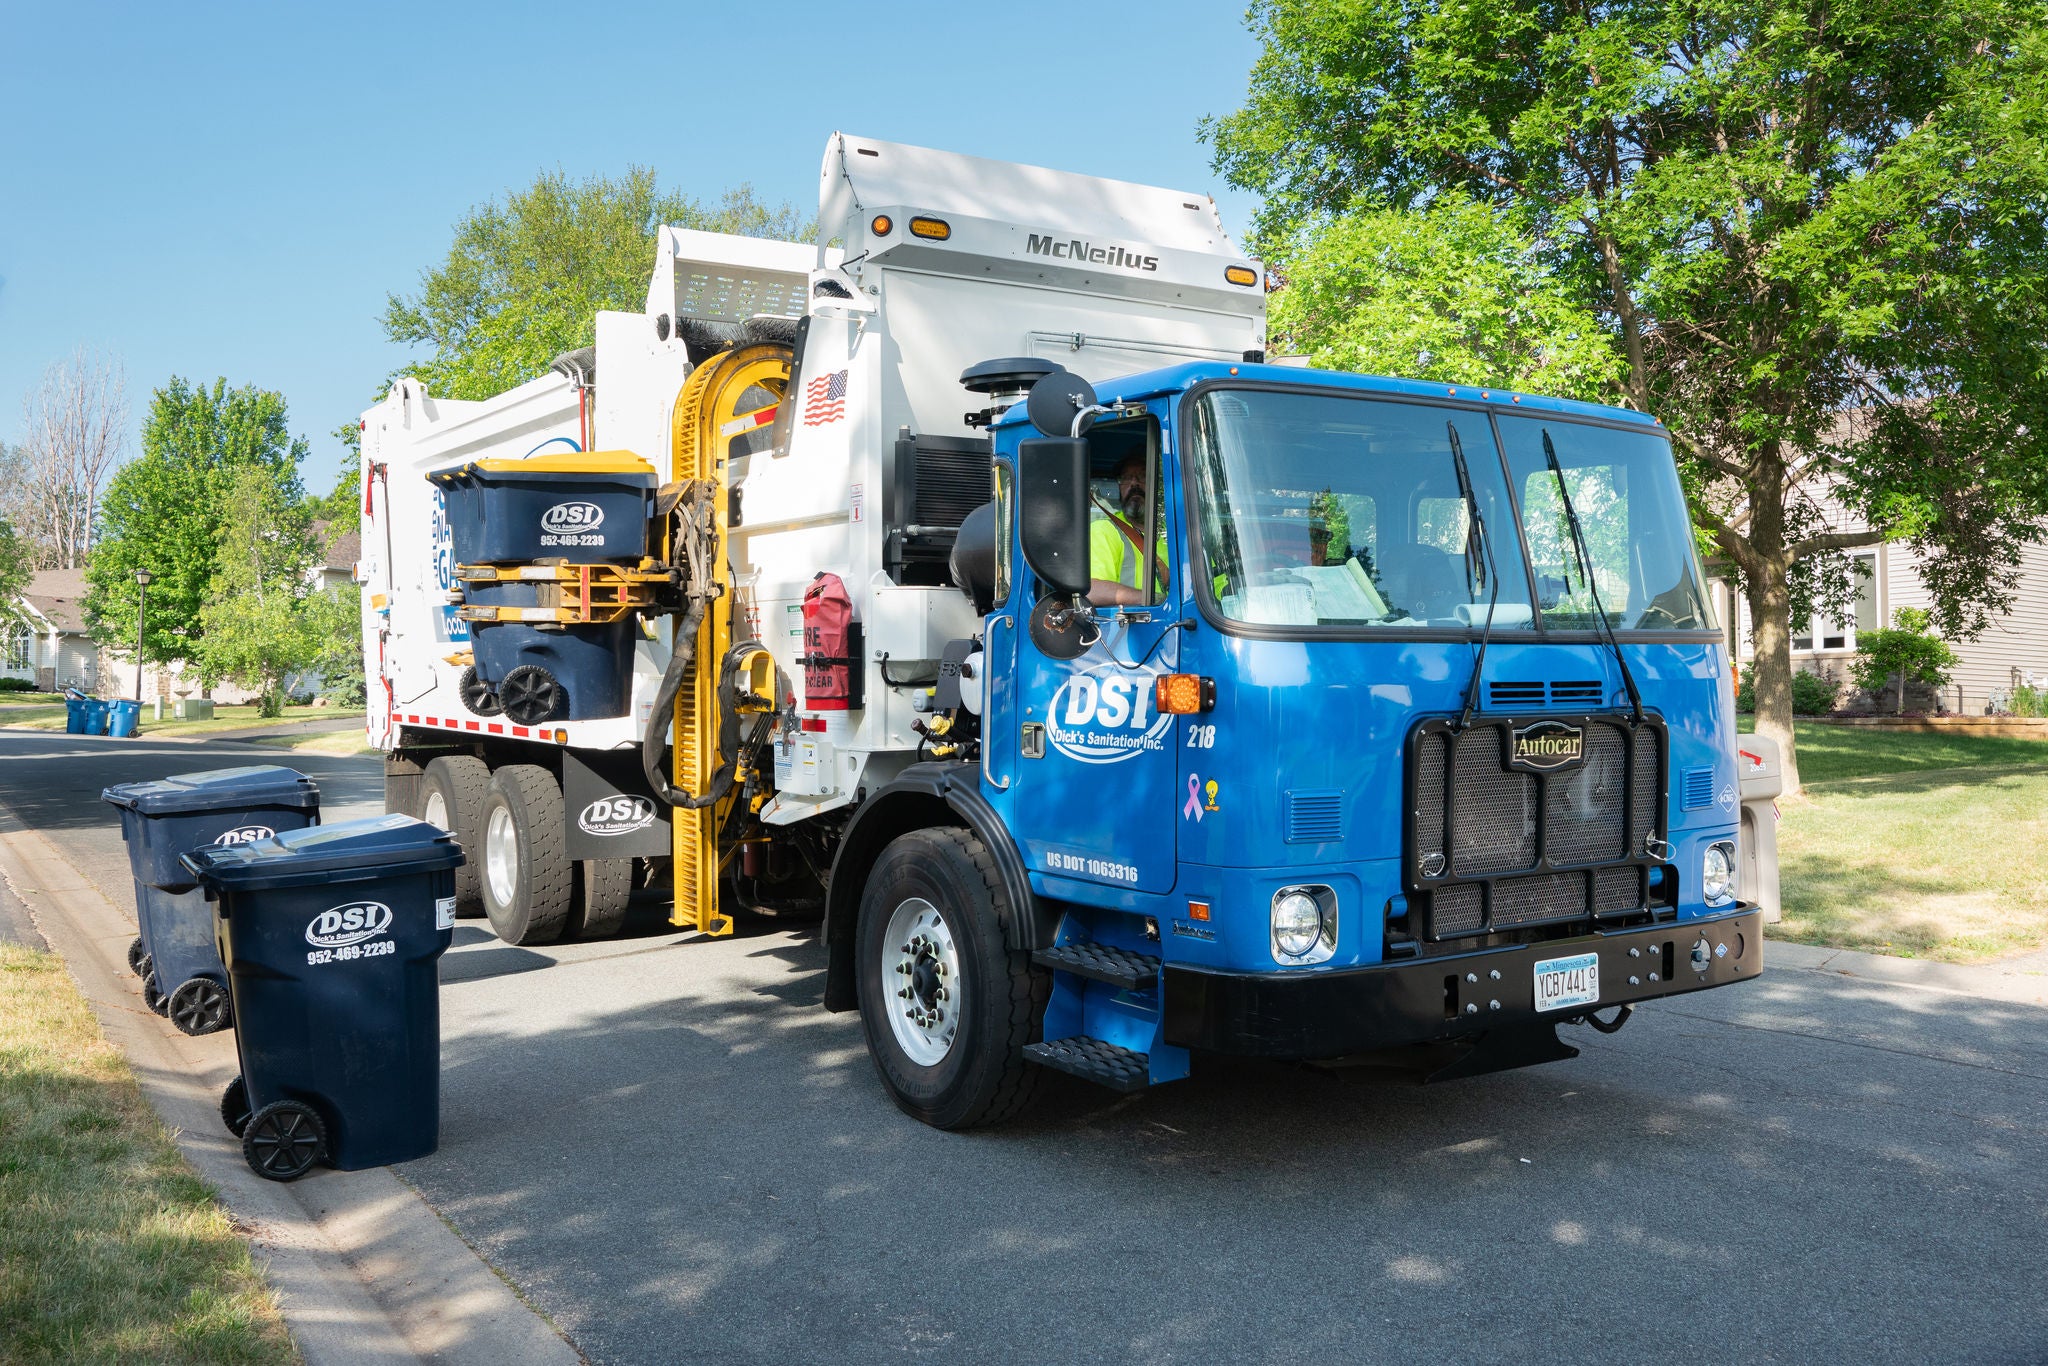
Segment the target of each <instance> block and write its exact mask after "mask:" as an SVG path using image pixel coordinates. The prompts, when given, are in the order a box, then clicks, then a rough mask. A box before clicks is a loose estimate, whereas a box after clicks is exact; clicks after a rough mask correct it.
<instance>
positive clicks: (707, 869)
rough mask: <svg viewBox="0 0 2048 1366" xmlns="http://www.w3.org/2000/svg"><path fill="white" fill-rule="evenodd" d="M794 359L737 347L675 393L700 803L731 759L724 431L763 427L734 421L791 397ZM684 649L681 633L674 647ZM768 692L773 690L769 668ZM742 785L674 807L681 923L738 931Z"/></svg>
mask: <svg viewBox="0 0 2048 1366" xmlns="http://www.w3.org/2000/svg"><path fill="white" fill-rule="evenodd" d="M789 365H790V351H789V348H788V347H787V346H782V345H778V344H774V343H754V344H748V345H741V346H736V347H733V348H731V349H730V350H726V351H722V352H720V353H719V354H717V355H715V356H713V357H711V358H710V359H708V360H706V361H705V362H704V363H703V364H702V365H699V366H698V367H697V368H696V369H695V370H693V371H691V372H690V377H689V378H688V379H686V380H684V381H683V388H682V392H681V394H679V395H678V396H677V398H676V407H675V417H674V420H673V423H672V426H671V438H672V439H671V450H670V457H671V458H670V475H669V477H670V478H671V480H673V481H674V482H675V483H676V484H677V485H679V486H680V487H681V488H682V489H683V490H684V495H683V502H682V504H681V505H680V506H679V507H678V509H677V511H676V513H675V515H674V516H673V517H671V518H670V519H668V522H667V525H668V526H669V527H670V528H672V529H673V530H672V535H673V536H674V539H675V542H676V543H673V544H671V545H669V546H668V547H666V550H667V555H666V558H667V560H668V562H669V563H670V564H674V565H678V566H681V567H685V568H686V569H687V570H688V572H689V578H690V583H689V585H688V595H689V597H690V598H691V600H692V601H693V603H694V602H702V603H703V604H704V611H703V612H702V614H701V617H700V618H699V620H698V625H697V638H696V651H695V656H694V658H693V659H692V661H691V665H690V670H689V674H688V676H687V677H686V678H684V679H683V680H682V681H681V682H680V684H679V685H678V686H677V688H676V695H675V718H674V726H675V730H674V744H675V758H674V778H673V781H674V784H675V787H676V789H677V791H678V792H679V793H683V794H687V795H688V796H690V797H694V798H697V799H698V800H702V799H703V797H704V796H705V795H707V794H708V793H709V792H710V791H711V790H712V788H713V786H714V785H715V784H716V782H717V781H718V776H719V770H720V767H721V765H723V764H724V763H725V762H726V760H727V759H728V757H729V756H727V755H725V754H722V753H720V751H719V731H720V719H721V718H720V716H719V701H718V683H719V673H720V672H721V670H722V669H724V668H725V667H726V663H727V660H726V656H727V653H728V652H729V651H730V650H731V648H732V596H733V595H732V585H731V573H730V566H729V565H728V564H727V561H726V532H727V514H728V510H729V506H730V505H729V502H728V499H727V494H726V490H727V479H728V470H727V464H728V459H729V456H730V452H731V449H732V446H733V444H734V443H735V442H736V441H737V440H739V439H740V437H739V436H738V435H727V433H740V434H744V433H746V432H750V431H753V430H757V428H758V425H759V424H758V423H740V422H738V421H737V419H739V418H743V417H748V416H759V415H760V414H762V413H765V412H766V411H767V409H766V408H765V407H764V406H762V405H761V404H760V402H759V400H760V397H761V393H762V391H764V390H765V391H766V392H767V393H769V394H770V395H773V396H774V397H775V398H776V399H777V400H778V401H779V400H780V399H781V398H782V397H783V396H784V390H785V388H786V387H787V385H788V383H789ZM743 404H744V405H745V406H742V405H743ZM743 449H744V448H743ZM691 615H692V616H695V615H697V614H696V613H694V612H693V613H692V614H691ZM689 620H690V617H689V616H681V617H677V618H676V630H677V631H678V632H680V631H682V630H683V629H684V628H685V623H687V622H688V621H689ZM682 646H683V642H682V641H681V640H680V639H678V640H677V641H676V648H678V649H681V648H682ZM766 662H767V661H766V655H765V653H763V654H762V656H761V658H760V659H759V660H754V659H751V658H750V659H748V660H743V661H734V663H735V665H736V667H737V668H739V669H740V670H741V671H742V674H743V677H744V678H751V677H753V676H755V675H758V674H759V673H760V672H761V668H760V666H761V665H762V664H765V663H766ZM748 690H749V691H751V689H748ZM766 690H767V691H769V692H770V693H771V694H772V690H773V678H772V669H771V670H769V678H768V679H767V680H766ZM743 776H744V775H735V777H736V778H737V777H743ZM742 786H743V784H742V783H741V782H740V781H736V780H735V781H730V782H729V786H728V787H727V789H726V791H725V792H724V793H723V795H722V796H721V797H720V798H719V799H718V800H716V801H715V802H712V803H710V804H708V805H704V806H696V807H692V806H684V805H678V806H676V807H675V808H674V809H673V810H672V812H671V813H670V816H671V829H672V832H673V835H674V839H675V909H674V910H673V911H672V912H671V913H670V916H669V919H670V921H671V922H672V923H674V924H676V925H679V926H681V927H683V928H684V929H693V930H698V931H701V932H702V933H705V934H709V935H725V934H731V933H732V917H731V916H729V915H727V914H725V913H724V911H723V910H722V909H721V908H720V906H719V873H720V869H721V866H722V863H723V858H724V856H725V855H727V854H729V853H730V849H724V850H722V849H721V848H720V843H721V841H720V832H721V831H724V830H727V829H729V828H730V820H731V817H732V814H733V812H732V808H733V804H734V803H735V802H736V801H737V800H738V798H739V794H740V792H741V790H742ZM743 814H744V813H743ZM732 847H735V848H736V847H737V845H736V844H735V845H733V846H732Z"/></svg>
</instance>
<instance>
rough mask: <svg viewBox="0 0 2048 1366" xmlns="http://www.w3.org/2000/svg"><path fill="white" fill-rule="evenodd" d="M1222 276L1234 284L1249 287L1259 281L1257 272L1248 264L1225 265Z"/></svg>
mask: <svg viewBox="0 0 2048 1366" xmlns="http://www.w3.org/2000/svg"><path fill="white" fill-rule="evenodd" d="M1223 278H1224V279H1226V280H1228V281H1230V283H1232V284H1234V285H1243V286H1244V287H1245V288H1247V289H1249V288H1251V287H1252V286H1253V285H1255V284H1257V283H1258V282H1259V273H1258V272H1257V271H1256V270H1253V269H1252V268H1251V267H1250V266H1225V267H1224V268H1223Z"/></svg>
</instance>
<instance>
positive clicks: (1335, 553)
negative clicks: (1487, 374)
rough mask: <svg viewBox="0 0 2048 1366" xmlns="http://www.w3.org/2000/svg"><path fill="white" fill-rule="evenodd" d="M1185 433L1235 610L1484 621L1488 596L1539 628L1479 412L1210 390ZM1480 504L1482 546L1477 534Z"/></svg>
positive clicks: (1496, 458)
mask: <svg viewBox="0 0 2048 1366" xmlns="http://www.w3.org/2000/svg"><path fill="white" fill-rule="evenodd" d="M1454 432H1455V433H1456V441H1457V445H1458V446H1461V447H1462V449H1463V454H1464V459H1465V467H1466V469H1467V470H1468V471H1469V475H1470V492H1469V496H1468V493H1467V490H1466V487H1465V485H1464V482H1463V481H1461V479H1460V477H1459V471H1458V461H1457V457H1456V454H1455V453H1454V447H1453V437H1452V434H1453V433H1454ZM1190 433H1191V435H1190V440H1189V443H1188V449H1189V453H1190V454H1189V465H1190V467H1191V469H1192V473H1193V478H1194V483H1195V489H1196V495H1197V498H1198V500H1199V504H1200V506H1199V517H1200V539H1201V543H1202V550H1203V554H1204V557H1205V560H1206V572H1207V574H1208V576H1209V584H1210V587H1211V588H1212V589H1213V591H1214V593H1215V598H1216V605H1217V607H1218V608H1219V609H1220V610H1221V611H1222V613H1223V615H1224V616H1225V617H1227V618H1229V619H1230V620H1232V621H1241V622H1245V623H1247V624H1251V625H1261V626H1387V627H1393V628H1396V629H1399V628H1415V627H1427V626H1436V627H1454V628H1459V629H1466V628H1471V627H1477V626H1483V625H1485V623H1486V619H1487V613H1488V606H1489V603H1491V604H1492V614H1493V624H1494V628H1495V629H1496V630H1507V631H1511V630H1518V629H1520V630H1526V629H1528V628H1529V627H1530V626H1531V624H1532V616H1533V613H1532V612H1531V610H1530V606H1529V588H1528V583H1529V580H1528V576H1527V574H1526V573H1525V572H1524V570H1523V568H1522V554H1521V548H1520V546H1519V545H1518V544H1517V541H1516V537H1515V531H1514V527H1515V521H1514V515H1513V512H1512V511H1511V506H1510V504H1509V502H1508V497H1507V485H1506V483H1505V481H1504V480H1503V479H1502V477H1501V461H1500V455H1499V453H1498V451H1497V450H1496V449H1495V447H1494V444H1493V431H1492V427H1491V424H1489V423H1488V421H1487V418H1486V414H1485V413H1481V412H1473V411H1471V410H1469V409H1458V408H1439V407H1436V406H1434V405H1431V404H1424V403H1395V402H1388V401H1385V400H1379V399H1371V398H1349V397H1345V396H1342V395H1335V394H1327V395H1326V394H1303V393H1282V392H1273V391H1267V390H1257V389H1212V390H1210V391H1208V392H1207V393H1204V394H1202V395H1200V396H1199V397H1198V398H1197V399H1196V400H1195V402H1194V405H1193V412H1192V415H1191V421H1190ZM1475 504H1476V506H1477V508H1478V512H1479V518H1480V521H1481V522H1482V523H1483V524H1484V526H1485V528H1486V542H1487V543H1489V544H1482V543H1481V540H1480V538H1479V537H1478V536H1476V535H1474V534H1473V520H1472V510H1473V507H1474V505H1475ZM1488 548H1490V549H1491V550H1492V561H1493V566H1492V570H1489V568H1488V564H1487V556H1486V554H1485V551H1486V550H1487V549H1488ZM1495 571H1497V572H1498V575H1499V583H1498V585H1496V583H1495V582H1494V578H1493V572H1495ZM1496 587H1497V588H1498V599H1497V600H1496V599H1495V590H1496Z"/></svg>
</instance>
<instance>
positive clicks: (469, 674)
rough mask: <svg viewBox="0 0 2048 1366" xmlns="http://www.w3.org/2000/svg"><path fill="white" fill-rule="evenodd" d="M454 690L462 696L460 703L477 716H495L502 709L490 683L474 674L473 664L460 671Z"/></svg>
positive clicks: (474, 667)
mask: <svg viewBox="0 0 2048 1366" xmlns="http://www.w3.org/2000/svg"><path fill="white" fill-rule="evenodd" d="M455 691H456V694H457V695H458V696H460V697H461V698H462V705H463V706H465V707H468V708H469V709H470V711H472V712H474V713H475V714H476V715H478V716H496V715H497V714H498V713H499V712H501V711H503V710H504V708H503V707H502V706H500V705H499V704H498V694H496V693H495V692H492V691H491V685H490V684H488V683H486V682H484V681H483V680H482V679H481V678H478V677H477V676H476V666H475V665H471V666H470V667H469V668H467V669H464V670H463V671H462V681H461V682H460V683H457V684H456V685H455Z"/></svg>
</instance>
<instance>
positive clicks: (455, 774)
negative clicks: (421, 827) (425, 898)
mask: <svg viewBox="0 0 2048 1366" xmlns="http://www.w3.org/2000/svg"><path fill="white" fill-rule="evenodd" d="M490 790H491V770H490V766H489V765H487V764H486V763H484V761H483V760H481V759H479V758H477V757H476V756H474V755H471V754H444V755H442V756H441V757H440V758H438V759H436V760H434V762H432V763H430V764H428V765H427V771H426V773H425V774H423V775H422V776H421V778H420V809H419V810H418V811H417V812H416V813H414V814H416V815H417V816H418V817H419V818H420V819H421V820H423V821H429V822H431V823H433V824H435V825H438V826H440V827H441V828H442V829H443V830H446V831H448V832H449V833H450V834H452V835H454V836H455V838H456V840H457V841H458V842H459V843H460V844H461V845H462V852H463V856H464V857H463V863H462V866H461V867H460V868H457V869H456V870H455V914H456V916H457V917H458V918H460V919H464V920H474V919H475V918H476V917H478V916H480V915H482V914H483V913H484V874H483V866H484V865H483V848H484V841H483V833H484V830H483V820H484V798H485V797H486V796H488V795H489V794H490ZM437 808H438V809H437Z"/></svg>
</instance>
